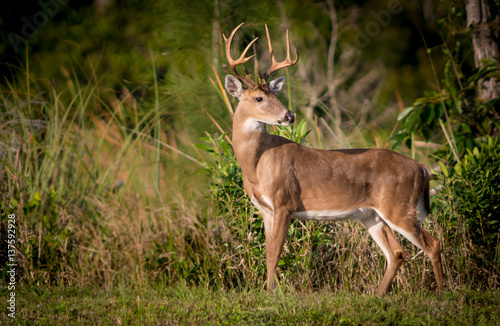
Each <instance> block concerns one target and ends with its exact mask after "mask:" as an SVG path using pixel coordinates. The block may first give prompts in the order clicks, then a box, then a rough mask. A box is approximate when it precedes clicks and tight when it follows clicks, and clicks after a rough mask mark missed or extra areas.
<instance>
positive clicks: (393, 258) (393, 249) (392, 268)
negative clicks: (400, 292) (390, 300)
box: [363, 217, 406, 295]
mask: <svg viewBox="0 0 500 326" xmlns="http://www.w3.org/2000/svg"><path fill="white" fill-rule="evenodd" d="M363 224H364V225H365V226H366V228H367V229H368V232H369V233H370V235H371V236H372V238H373V240H374V241H375V242H376V243H377V245H378V246H379V247H380V249H381V250H382V252H383V253H384V256H385V258H386V260H387V267H386V270H385V274H384V277H383V279H382V281H381V282H380V285H379V287H378V290H377V294H379V295H384V294H386V293H387V291H388V290H389V287H390V285H391V283H392V280H393V279H394V277H395V276H396V273H397V272H398V270H399V268H400V267H401V265H402V264H403V261H404V259H405V256H406V255H405V253H404V251H403V248H402V247H401V245H400V244H399V242H398V240H397V239H396V237H395V236H394V234H392V232H391V230H390V228H389V227H388V226H387V224H385V223H384V222H382V221H377V220H376V219H375V218H374V217H373V218H370V219H368V220H364V221H363Z"/></svg>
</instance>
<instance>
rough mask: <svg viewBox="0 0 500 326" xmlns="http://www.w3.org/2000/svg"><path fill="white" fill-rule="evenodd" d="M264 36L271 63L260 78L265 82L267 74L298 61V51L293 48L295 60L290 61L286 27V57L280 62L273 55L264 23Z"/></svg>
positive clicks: (288, 38)
mask: <svg viewBox="0 0 500 326" xmlns="http://www.w3.org/2000/svg"><path fill="white" fill-rule="evenodd" d="M240 26H241V25H240ZM238 27H239V26H238ZM266 36H267V44H268V45H269V53H270V54H271V60H272V64H271V67H270V68H269V69H268V70H267V71H266V73H265V74H264V76H262V78H261V79H262V80H263V82H264V83H266V82H267V78H269V76H270V75H271V74H272V73H274V72H276V71H278V70H280V69H282V68H286V67H290V66H293V65H294V64H296V63H297V61H299V52H297V50H295V56H296V58H295V60H293V61H292V60H291V59H290V37H289V36H288V29H287V30H286V59H285V60H284V61H282V62H277V61H276V57H275V56H274V50H273V46H272V45H271V38H270V37H269V30H268V29H267V25H266Z"/></svg>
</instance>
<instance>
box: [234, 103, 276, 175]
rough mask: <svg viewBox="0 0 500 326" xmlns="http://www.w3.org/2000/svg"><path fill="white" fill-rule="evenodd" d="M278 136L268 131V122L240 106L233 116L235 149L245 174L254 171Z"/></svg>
mask: <svg viewBox="0 0 500 326" xmlns="http://www.w3.org/2000/svg"><path fill="white" fill-rule="evenodd" d="M275 137H276V136H274V135H271V134H269V133H268V132H267V129H266V124H265V123H263V122H260V121H258V120H256V119H255V118H253V117H251V116H249V115H248V114H245V110H244V109H243V108H240V107H239V106H238V107H237V108H236V112H235V114H234V117H233V149H234V153H235V156H236V160H237V161H238V163H239V164H240V166H241V169H242V171H243V174H244V175H249V174H251V173H253V172H254V171H255V169H256V167H257V164H258V162H259V159H260V157H261V156H262V154H263V153H264V152H265V151H266V150H268V149H270V148H272V147H273V143H275V141H274V138H275Z"/></svg>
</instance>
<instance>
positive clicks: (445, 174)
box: [438, 161, 449, 178]
mask: <svg viewBox="0 0 500 326" xmlns="http://www.w3.org/2000/svg"><path fill="white" fill-rule="evenodd" d="M438 164H439V167H440V168H441V171H442V172H443V174H444V176H445V177H447V178H448V176H449V172H448V168H447V167H446V166H445V165H444V164H443V163H442V162H441V161H439V162H438Z"/></svg>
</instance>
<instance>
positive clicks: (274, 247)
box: [263, 212, 290, 292]
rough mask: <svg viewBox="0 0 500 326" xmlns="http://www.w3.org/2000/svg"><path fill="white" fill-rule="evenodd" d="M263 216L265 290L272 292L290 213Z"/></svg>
mask: <svg viewBox="0 0 500 326" xmlns="http://www.w3.org/2000/svg"><path fill="white" fill-rule="evenodd" d="M263 217H264V228H265V230H266V264H267V290H268V291H269V292H272V291H273V290H274V288H275V287H276V281H275V273H276V268H277V267H278V263H279V260H280V255H281V250H282V249H283V244H284V243H285V240H286V236H287V234H288V227H289V226H290V214H289V213H276V212H275V213H274V214H268V215H267V216H263Z"/></svg>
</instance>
